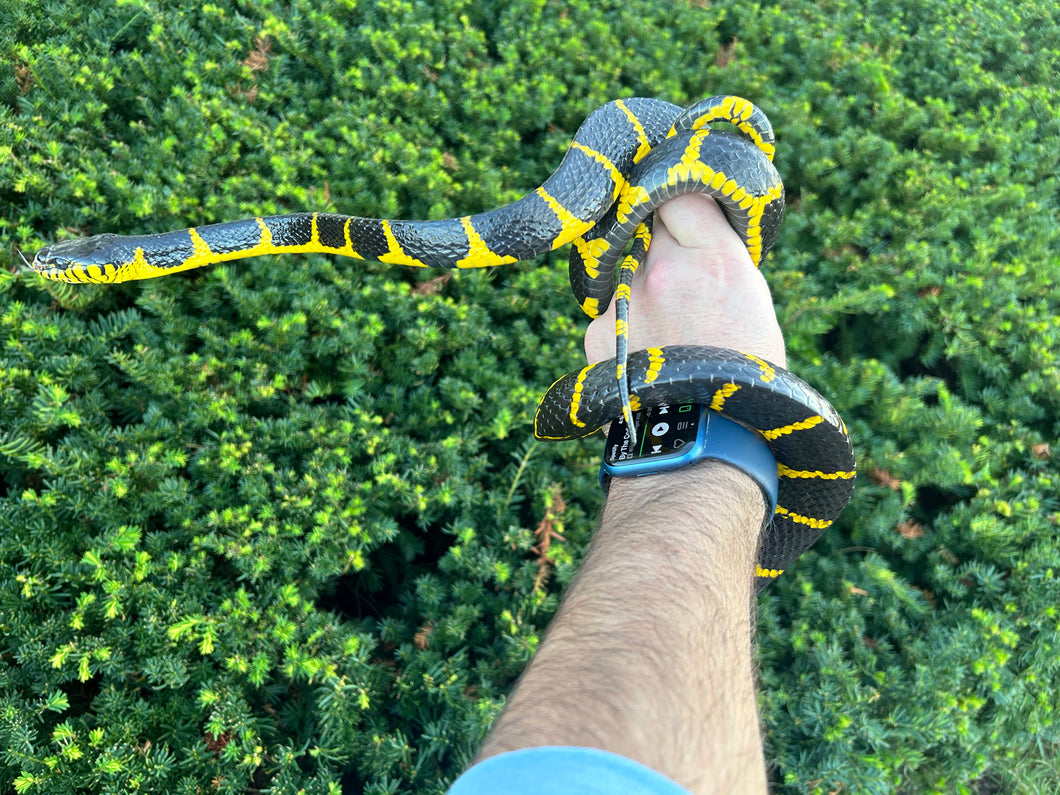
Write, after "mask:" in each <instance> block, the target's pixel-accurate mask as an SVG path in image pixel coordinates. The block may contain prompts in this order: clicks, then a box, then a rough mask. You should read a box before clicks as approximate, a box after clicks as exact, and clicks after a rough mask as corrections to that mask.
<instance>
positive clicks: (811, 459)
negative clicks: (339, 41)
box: [31, 95, 856, 589]
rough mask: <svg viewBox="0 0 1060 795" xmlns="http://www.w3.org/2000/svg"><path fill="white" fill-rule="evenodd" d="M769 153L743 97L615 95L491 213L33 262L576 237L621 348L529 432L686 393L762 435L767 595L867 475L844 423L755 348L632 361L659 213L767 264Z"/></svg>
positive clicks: (130, 243) (178, 240)
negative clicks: (771, 480) (683, 102)
mask: <svg viewBox="0 0 1060 795" xmlns="http://www.w3.org/2000/svg"><path fill="white" fill-rule="evenodd" d="M775 145H776V138H775V135H774V132H773V127H772V125H771V123H770V121H769V118H768V117H767V116H766V114H765V113H764V112H763V111H762V110H761V109H760V108H758V107H757V106H756V105H754V104H753V103H752V102H750V101H748V100H746V99H743V98H741V97H736V96H731V95H718V96H711V97H707V98H705V99H702V100H700V101H698V102H695V103H693V104H691V105H689V106H687V107H682V106H680V105H676V104H673V103H670V102H667V101H664V100H660V99H655V98H649V97H632V98H627V99H620V100H613V101H611V102H608V103H606V104H604V105H602V106H600V107H599V108H597V109H596V110H594V111H592V113H590V114H589V116H588V117H586V119H585V121H584V122H583V123H582V124H581V126H580V127H579V128H578V131H577V132H576V133H575V135H574V137H573V139H572V140H571V142H570V144H569V146H568V147H567V149H566V151H565V153H564V155H563V158H562V160H561V162H560V164H559V166H558V167H557V168H556V169H555V171H553V173H552V174H551V175H550V176H549V177H548V178H547V179H545V181H544V182H542V183H541V184H540V186H539V187H537V188H536V189H535V190H533V191H531V192H530V193H528V194H526V195H525V196H523V197H522V198H520V199H518V200H517V201H514V202H512V203H510V204H507V205H504V206H502V207H499V208H496V209H491V210H487V211H485V212H481V213H478V214H474V215H466V216H461V217H455V218H447V219H441V220H388V219H379V218H364V217H360V216H352V215H342V214H338V213H329V212H300V213H289V214H284V215H271V216H259V217H254V218H248V219H243V220H237V221H227V222H221V223H214V224H208V225H203V226H197V227H191V228H187V229H183V230H180V231H171V232H162V233H156V234H145V235H118V234H111V233H106V234H100V235H95V236H92V237H86V238H72V239H68V240H63V241H60V242H57V243H54V244H52V245H49V246H45V247H44V248H42V249H40V250H39V251H38V252H37V254H36V256H35V257H34V259H33V262H32V266H31V267H32V268H33V269H34V270H35V271H36V272H37V273H39V274H40V275H41V276H43V277H45V278H47V279H52V280H57V281H63V282H69V283H73V284H107V283H117V282H126V281H134V280H141V279H151V278H155V277H160V276H166V275H170V274H174V273H179V272H182V271H188V270H192V269H196V268H202V267H205V266H208V265H213V264H216V263H221V262H228V261H234V260H241V259H246V258H249V257H256V256H263V255H282V254H306V253H315V254H332V255H338V256H345V257H351V258H354V259H361V260H367V261H376V262H382V263H388V264H394V265H403V266H412V267H423V268H444V269H462V268H487V267H495V266H499V265H506V264H511V263H515V262H519V261H523V260H528V259H533V258H535V257H538V256H540V255H543V254H546V253H548V252H550V251H553V250H556V249H559V248H561V247H563V246H566V245H568V244H570V246H571V248H570V253H569V279H570V285H571V289H572V292H573V293H574V297H575V299H576V301H577V302H578V305H579V306H580V307H581V309H582V311H583V312H585V313H586V314H587V315H588V316H589V317H593V318H595V317H598V316H599V315H600V314H602V312H603V311H604V309H606V308H607V307H608V306H609V304H610V302H611V301H612V300H614V302H615V315H616V331H615V339H616V355H615V357H614V358H613V359H610V360H606V361H604V362H598V363H595V364H593V365H589V366H587V367H585V368H583V369H581V370H579V371H577V372H575V373H569V374H567V375H565V376H563V377H562V378H560V379H559V380H557V381H556V382H555V383H554V384H553V385H552V386H551V387H550V388H549V389H548V390H547V391H546V393H545V395H544V397H543V398H542V400H541V403H540V405H539V407H538V410H537V413H536V416H535V419H534V433H535V436H537V438H539V439H544V440H565V439H573V438H578V437H582V436H586V435H588V434H590V433H593V432H594V431H596V430H597V429H599V428H600V427H602V426H603V425H605V424H606V423H608V422H610V421H611V420H613V419H616V418H617V417H619V416H622V417H625V418H626V420H627V421H629V420H630V419H631V418H632V412H633V411H635V410H637V409H638V408H641V407H647V406H654V405H669V404H671V403H677V402H687V401H689V400H692V401H695V402H700V403H704V404H706V405H707V406H709V407H710V408H711V409H712V410H714V411H717V412H718V413H720V414H722V415H723V416H727V417H728V418H729V419H732V420H735V421H736V422H739V423H740V424H742V425H744V426H745V427H747V428H749V429H751V430H753V431H754V432H756V433H757V434H758V435H759V436H760V437H761V438H762V439H763V440H764V441H765V442H766V444H767V445H768V446H769V448H770V450H771V451H772V452H773V454H774V456H775V458H776V459H777V466H778V475H779V489H778V496H777V507H776V510H775V513H774V515H773V517H772V518H771V519H770V520H769V521H768V523H767V526H766V528H765V529H764V530H763V536H762V543H761V546H760V553H759V556H758V561H757V563H756V567H755V582H756V587H757V588H759V589H761V588H762V587H764V586H765V585H767V584H768V583H770V582H772V581H774V580H775V579H776V578H777V577H779V576H780V574H781V573H782V572H783V571H784V570H785V569H786V568H787V567H789V566H790V565H791V563H792V562H793V561H794V560H795V558H797V557H798V556H799V555H800V554H802V552H804V551H805V550H806V549H808V548H809V547H810V546H812V544H813V543H814V542H815V541H816V540H817V539H818V538H819V537H820V535H821V534H822V533H823V532H824V530H825V529H826V528H828V527H829V526H830V525H831V524H832V523H833V522H834V521H835V519H836V518H837V517H838V515H839V513H840V512H841V511H842V510H843V508H844V506H845V505H846V503H847V502H848V501H849V499H850V496H851V493H852V490H853V483H854V478H855V474H856V473H855V463H854V456H853V449H852V443H851V440H850V436H849V434H848V432H847V428H846V426H845V424H844V423H843V421H842V419H841V418H840V417H839V415H838V413H837V412H836V411H835V409H834V408H833V407H832V406H831V404H830V403H829V402H828V401H827V400H826V399H825V398H824V397H822V396H821V395H820V393H818V392H817V391H816V390H814V389H813V388H812V387H811V386H810V385H809V384H807V383H806V382H804V381H802V380H801V379H800V378H798V376H796V375H794V374H793V373H791V372H790V371H788V370H786V369H784V368H782V367H779V366H776V365H774V364H771V363H769V362H767V361H765V360H762V359H759V358H758V357H756V356H753V355H751V354H747V353H741V352H736V351H729V350H727V349H720V348H712V347H708V346H667V347H661V348H649V349H647V350H645V351H636V352H634V353H632V354H631V353H629V351H628V336H629V303H630V300H631V296H632V291H631V284H632V280H633V276H634V274H635V273H636V271H637V268H638V267H639V266H640V264H641V262H642V261H643V259H644V257H645V254H646V252H647V250H648V246H649V245H650V242H651V231H652V217H653V214H654V212H655V210H656V209H657V208H658V207H659V206H660V205H661V204H663V203H664V202H666V201H668V200H669V199H671V198H674V197H676V196H679V195H682V194H687V193H700V194H704V195H707V196H710V197H712V198H713V199H714V200H715V201H716V202H717V203H718V205H719V206H720V208H721V210H722V211H723V213H724V214H725V217H726V219H727V221H728V223H729V225H730V226H731V227H732V228H733V229H734V230H735V231H736V233H737V234H738V235H739V236H740V239H741V240H742V241H743V243H744V245H745V247H746V249H747V252H748V254H749V256H750V258H751V261H752V263H753V264H754V266H755V267H758V266H759V265H760V264H761V262H762V260H763V258H764V257H765V256H766V255H767V254H768V252H769V251H770V250H771V249H772V247H773V245H774V243H775V242H776V240H777V236H778V234H779V230H780V227H781V223H782V220H783V215H784V203H785V202H784V184H783V181H782V180H781V178H780V175H779V174H778V172H777V170H776V168H775V167H774V165H773V157H774V154H775V151H776V146H775ZM697 300H700V299H697ZM630 427H632V425H631V426H630Z"/></svg>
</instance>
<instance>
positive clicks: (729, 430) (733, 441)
mask: <svg viewBox="0 0 1060 795" xmlns="http://www.w3.org/2000/svg"><path fill="white" fill-rule="evenodd" d="M707 415H708V416H709V417H710V419H709V421H708V422H707V438H706V442H705V444H704V448H703V455H702V458H703V459H709V458H712V459H715V460H717V461H725V462H726V463H728V464H732V465H733V466H734V467H736V468H737V469H739V470H741V471H743V472H746V473H747V474H748V475H750V476H751V478H752V479H754V481H755V482H757V483H758V485H759V486H761V487H762V492H763V494H765V497H766V504H767V505H768V506H769V513H768V514H767V515H768V516H772V515H773V514H774V513H775V512H776V510H777V489H778V488H779V486H780V476H779V474H778V469H777V459H776V458H774V457H773V453H772V451H771V450H770V449H769V447H768V446H767V445H766V443H765V441H763V439H762V437H760V436H759V435H758V434H756V433H755V432H754V431H750V430H748V429H747V428H745V427H743V426H742V425H740V424H739V423H738V422H733V421H732V420H730V419H728V418H726V417H723V416H721V415H720V414H715V413H714V412H713V411H710V412H707Z"/></svg>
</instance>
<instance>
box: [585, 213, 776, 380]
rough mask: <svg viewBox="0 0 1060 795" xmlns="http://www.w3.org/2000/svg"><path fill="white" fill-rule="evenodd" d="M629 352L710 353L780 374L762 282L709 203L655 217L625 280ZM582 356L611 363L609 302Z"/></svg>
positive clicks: (612, 312) (773, 328) (772, 320)
mask: <svg viewBox="0 0 1060 795" xmlns="http://www.w3.org/2000/svg"><path fill="white" fill-rule="evenodd" d="M632 290H633V292H632V298H631V301H630V317H629V320H630V331H629V334H630V337H629V349H630V350H631V351H636V350H641V349H643V348H647V347H650V346H662V345H711V346H714V347H718V348H731V349H733V350H737V351H741V352H744V353H751V354H754V355H755V356H758V357H760V358H762V359H765V360H767V361H769V362H771V363H773V364H776V365H779V366H781V367H783V366H785V362H786V359H785V356H784V337H783V335H782V334H781V331H780V326H779V325H778V323H777V317H776V312H775V310H774V309H773V300H772V297H771V296H770V293H769V287H768V285H767V284H766V281H765V278H764V277H763V276H762V274H761V273H760V272H759V271H758V269H756V268H755V267H754V265H753V264H752V263H751V258H750V255H748V253H747V249H746V248H745V247H744V245H743V243H742V242H741V241H740V238H739V236H737V234H736V232H734V231H733V230H732V228H731V227H730V226H729V223H728V221H726V220H725V215H724V214H723V213H722V211H721V209H720V208H719V207H718V206H717V204H715V202H714V200H713V199H711V198H709V197H707V196H701V195H697V194H691V195H687V196H679V197H678V198H676V199H673V200H671V201H669V202H667V203H666V204H664V205H663V206H662V207H660V208H659V209H658V211H657V212H656V214H655V229H654V234H653V236H652V241H651V246H650V247H649V248H648V255H647V257H646V258H645V261H644V263H643V264H642V265H641V267H640V269H639V270H638V271H637V273H636V274H635V275H634V277H633V286H632ZM585 355H586V357H587V359H588V361H589V362H598V361H600V360H603V359H608V358H611V357H612V356H614V355H615V302H614V301H612V302H611V305H610V307H609V308H608V310H607V312H605V313H604V314H603V315H601V316H600V317H599V318H597V319H596V320H594V321H593V322H592V323H590V324H589V328H588V330H587V331H586V333H585Z"/></svg>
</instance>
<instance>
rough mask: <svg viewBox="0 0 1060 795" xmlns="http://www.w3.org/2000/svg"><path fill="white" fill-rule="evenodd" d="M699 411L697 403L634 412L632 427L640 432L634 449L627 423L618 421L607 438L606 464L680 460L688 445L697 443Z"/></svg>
mask: <svg viewBox="0 0 1060 795" xmlns="http://www.w3.org/2000/svg"><path fill="white" fill-rule="evenodd" d="M700 409H701V407H700V405H699V404H698V403H682V404H679V405H674V406H652V407H650V408H646V409H641V410H640V411H634V412H633V424H634V427H635V428H636V430H637V443H636V447H635V448H634V445H633V443H632V440H631V439H630V434H629V428H628V427H627V426H626V422H625V420H621V419H620V420H615V421H614V422H612V423H611V429H610V430H609V431H608V434H607V447H606V448H605V450H604V460H605V461H606V462H607V463H608V464H617V463H619V462H622V461H630V460H634V459H639V460H645V459H648V460H653V459H654V460H658V459H662V458H669V457H676V456H680V455H681V453H682V451H683V448H684V447H685V446H686V445H692V444H694V443H695V441H696V436H697V434H698V433H699V423H700V417H702V416H703V414H704V412H702V411H701V410H700ZM704 419H705V418H704Z"/></svg>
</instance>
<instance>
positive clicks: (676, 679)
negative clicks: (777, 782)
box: [480, 461, 765, 793]
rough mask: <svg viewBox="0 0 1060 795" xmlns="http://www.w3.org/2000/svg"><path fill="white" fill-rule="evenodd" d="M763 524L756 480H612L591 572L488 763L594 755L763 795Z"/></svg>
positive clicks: (497, 731) (735, 475)
mask: <svg viewBox="0 0 1060 795" xmlns="http://www.w3.org/2000/svg"><path fill="white" fill-rule="evenodd" d="M764 511H765V503H764V499H763V497H762V493H761V491H760V489H759V487H758V486H757V485H756V484H755V483H754V481H752V480H751V479H750V478H749V477H748V476H747V475H745V474H743V473H741V472H739V471H737V470H736V469H734V468H732V467H730V466H728V465H725V464H720V463H717V462H709V461H708V462H704V463H701V464H699V465H697V466H695V467H692V468H690V469H688V470H683V471H681V472H675V473H669V474H666V475H661V476H652V477H647V478H638V479H631V480H616V481H614V483H613V485H612V489H611V494H610V496H609V498H608V501H607V505H606V506H605V508H604V512H603V515H602V517H601V521H600V526H599V527H598V529H597V531H596V535H595V536H594V538H593V541H592V545H591V547H590V550H589V553H588V556H587V558H586V560H585V562H584V564H583V565H582V569H581V571H580V572H579V574H578V576H577V578H576V579H575V581H574V583H572V585H571V587H570V590H569V592H568V594H567V596H566V598H565V600H564V603H563V605H562V607H561V608H560V611H559V613H558V614H557V616H556V618H555V619H554V621H553V623H552V626H551V627H550V628H549V631H548V634H547V636H546V638H545V640H544V642H543V644H542V646H541V648H540V649H539V650H538V653H537V655H536V656H535V658H534V660H533V661H532V662H531V664H530V666H529V668H528V669H527V672H526V673H525V675H524V677H523V679H522V680H521V681H520V683H519V685H518V687H517V688H516V690H515V692H514V694H513V695H512V697H511V699H510V700H509V703H508V706H507V707H506V709H505V711H504V713H503V714H502V715H501V717H500V718H499V719H498V721H497V724H496V725H495V727H494V729H493V731H492V733H491V734H490V736H489V737H488V738H487V740H486V743H485V745H484V746H483V748H482V751H481V752H480V758H485V757H488V756H492V755H494V754H497V753H501V752H503V751H508V750H514V749H517V748H525V747H531V746H538V745H581V746H590V747H595V748H601V749H604V750H607V751H612V752H615V753H618V754H622V755H624V756H627V757H629V758H631V759H634V760H636V761H639V762H641V763H643V764H646V765H648V766H649V767H652V768H654V769H656V770H658V771H660V772H662V773H664V774H666V775H668V776H669V777H670V778H672V779H674V780H675V781H677V782H678V783H680V784H683V785H684V786H685V787H687V788H689V789H690V790H692V791H693V792H696V793H706V792H736V791H738V792H756V791H758V792H761V791H764V790H765V770H764V762H763V756H762V743H761V738H760V734H759V728H758V718H757V711H756V704H755V694H754V678H753V669H752V660H751V633H752V626H753V621H752V610H753V603H752V598H753V584H752V572H753V569H754V560H755V555H756V551H757V540H758V532H757V530H758V528H759V527H760V526H761V520H762V516H763V514H764ZM675 727H676V728H675Z"/></svg>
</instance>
